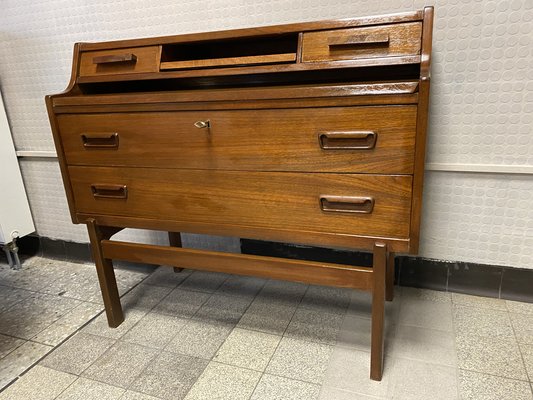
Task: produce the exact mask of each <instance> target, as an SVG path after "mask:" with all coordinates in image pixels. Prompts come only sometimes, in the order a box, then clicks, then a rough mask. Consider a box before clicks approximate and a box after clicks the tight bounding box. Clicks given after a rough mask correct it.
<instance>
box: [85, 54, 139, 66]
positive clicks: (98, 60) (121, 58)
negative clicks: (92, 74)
mask: <svg viewBox="0 0 533 400" xmlns="http://www.w3.org/2000/svg"><path fill="white" fill-rule="evenodd" d="M136 61H137V56H136V55H135V54H133V53H126V54H112V55H109V56H99V57H93V64H113V63H126V62H131V63H134V62H136Z"/></svg>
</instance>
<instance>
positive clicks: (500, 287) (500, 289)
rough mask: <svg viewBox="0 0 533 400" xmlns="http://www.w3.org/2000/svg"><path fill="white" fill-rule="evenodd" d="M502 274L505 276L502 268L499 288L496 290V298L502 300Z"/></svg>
mask: <svg viewBox="0 0 533 400" xmlns="http://www.w3.org/2000/svg"><path fill="white" fill-rule="evenodd" d="M503 274H505V268H503V267H502V275H501V276H500V286H499V288H498V298H499V299H501V298H502V286H503Z"/></svg>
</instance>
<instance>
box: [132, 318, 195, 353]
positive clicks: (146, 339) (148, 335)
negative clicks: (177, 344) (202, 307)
mask: <svg viewBox="0 0 533 400" xmlns="http://www.w3.org/2000/svg"><path fill="white" fill-rule="evenodd" d="M187 321H188V320H186V319H183V318H178V317H173V316H171V315H164V314H156V313H154V312H152V313H149V314H146V315H145V316H144V317H143V318H142V319H141V320H140V321H139V322H138V323H137V325H135V326H134V327H133V328H131V329H130V330H129V331H128V332H127V333H126V334H125V335H124V336H123V337H122V340H124V341H126V342H130V343H135V344H139V345H142V346H147V347H154V348H158V349H162V348H164V347H165V346H166V345H167V344H168V343H169V342H170V341H171V340H172V338H173V337H174V336H176V334H178V332H179V331H180V330H181V328H183V326H184V325H185V324H186V323H187Z"/></svg>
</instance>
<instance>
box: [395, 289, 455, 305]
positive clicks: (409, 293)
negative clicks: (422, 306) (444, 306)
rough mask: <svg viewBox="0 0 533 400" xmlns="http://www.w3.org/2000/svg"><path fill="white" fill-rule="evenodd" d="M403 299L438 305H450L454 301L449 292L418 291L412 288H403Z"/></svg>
mask: <svg viewBox="0 0 533 400" xmlns="http://www.w3.org/2000/svg"><path fill="white" fill-rule="evenodd" d="M400 289H401V296H402V298H406V299H407V298H408V299H415V300H426V301H435V302H438V303H450V302H451V301H452V295H451V293H448V292H439V291H437V290H427V289H418V288H412V287H402V288H400Z"/></svg>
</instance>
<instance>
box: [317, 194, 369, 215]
mask: <svg viewBox="0 0 533 400" xmlns="http://www.w3.org/2000/svg"><path fill="white" fill-rule="evenodd" d="M320 208H321V209H322V211H326V212H340V213H360V214H370V213H372V210H373V209H374V198H373V197H352V196H326V195H323V196H320Z"/></svg>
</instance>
